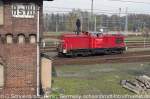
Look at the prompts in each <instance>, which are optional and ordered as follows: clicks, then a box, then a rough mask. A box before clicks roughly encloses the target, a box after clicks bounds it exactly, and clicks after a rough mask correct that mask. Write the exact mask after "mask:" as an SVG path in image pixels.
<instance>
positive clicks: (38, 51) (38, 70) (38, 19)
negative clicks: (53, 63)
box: [37, 6, 40, 96]
mask: <svg viewBox="0 0 150 99" xmlns="http://www.w3.org/2000/svg"><path fill="white" fill-rule="evenodd" d="M39 14H40V7H39V6H38V7H37V96H40V48H39V42H40V29H39V28H40V15H39Z"/></svg>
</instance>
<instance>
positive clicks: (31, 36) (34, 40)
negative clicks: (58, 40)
mask: <svg viewBox="0 0 150 99" xmlns="http://www.w3.org/2000/svg"><path fill="white" fill-rule="evenodd" d="M29 38H30V39H29V40H30V43H36V35H34V34H32V35H29Z"/></svg>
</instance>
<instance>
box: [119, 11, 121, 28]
mask: <svg viewBox="0 0 150 99" xmlns="http://www.w3.org/2000/svg"><path fill="white" fill-rule="evenodd" d="M120 17H121V8H119V31H121V19H120Z"/></svg>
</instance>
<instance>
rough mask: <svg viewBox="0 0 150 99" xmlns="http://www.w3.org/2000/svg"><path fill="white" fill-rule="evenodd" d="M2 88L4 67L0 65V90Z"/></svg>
mask: <svg viewBox="0 0 150 99" xmlns="http://www.w3.org/2000/svg"><path fill="white" fill-rule="evenodd" d="M3 86H4V66H3V64H0V88H2V87H3Z"/></svg>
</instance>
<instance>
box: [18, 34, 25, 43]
mask: <svg viewBox="0 0 150 99" xmlns="http://www.w3.org/2000/svg"><path fill="white" fill-rule="evenodd" d="M18 43H19V44H22V43H25V35H24V34H19V35H18Z"/></svg>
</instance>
